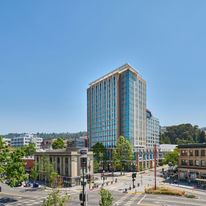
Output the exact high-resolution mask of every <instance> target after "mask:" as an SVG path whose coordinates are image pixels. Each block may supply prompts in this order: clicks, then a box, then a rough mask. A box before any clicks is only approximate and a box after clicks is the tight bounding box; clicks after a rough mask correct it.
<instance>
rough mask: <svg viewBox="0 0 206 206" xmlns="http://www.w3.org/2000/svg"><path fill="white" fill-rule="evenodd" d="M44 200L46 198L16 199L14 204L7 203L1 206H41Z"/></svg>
mask: <svg viewBox="0 0 206 206" xmlns="http://www.w3.org/2000/svg"><path fill="white" fill-rule="evenodd" d="M44 199H46V197H38V198H35V199H28V198H20V197H19V198H17V200H16V201H14V202H8V203H5V204H2V206H3V205H4V206H40V205H42V203H43V201H44Z"/></svg>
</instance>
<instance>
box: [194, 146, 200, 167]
mask: <svg viewBox="0 0 206 206" xmlns="http://www.w3.org/2000/svg"><path fill="white" fill-rule="evenodd" d="M197 151H198V150H197ZM195 166H200V161H199V160H195Z"/></svg>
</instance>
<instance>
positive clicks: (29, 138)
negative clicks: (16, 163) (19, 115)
mask: <svg viewBox="0 0 206 206" xmlns="http://www.w3.org/2000/svg"><path fill="white" fill-rule="evenodd" d="M42 141H43V139H42V138H40V137H37V136H36V135H34V134H24V135H21V136H18V137H14V138H12V139H11V146H12V147H23V146H25V145H28V144H29V143H34V144H35V145H36V149H40V147H41V143H42Z"/></svg>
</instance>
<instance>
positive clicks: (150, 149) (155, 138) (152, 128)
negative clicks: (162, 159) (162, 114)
mask: <svg viewBox="0 0 206 206" xmlns="http://www.w3.org/2000/svg"><path fill="white" fill-rule="evenodd" d="M146 114H147V132H146V134H147V135H146V151H145V167H146V168H151V167H153V166H154V146H155V145H156V160H157V162H158V160H159V150H160V144H159V139H160V124H159V120H158V119H157V118H155V117H154V116H153V115H152V113H151V111H149V110H147V111H146Z"/></svg>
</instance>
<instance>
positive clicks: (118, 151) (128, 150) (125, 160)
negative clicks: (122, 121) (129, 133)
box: [112, 136, 133, 169]
mask: <svg viewBox="0 0 206 206" xmlns="http://www.w3.org/2000/svg"><path fill="white" fill-rule="evenodd" d="M132 158H133V153H132V146H131V144H130V142H129V141H128V140H127V139H125V138H124V137H123V136H120V137H119V138H118V139H117V144H116V148H115V149H114V150H113V153H112V159H113V164H114V166H115V167H116V168H118V169H122V168H123V169H125V167H128V166H129V165H130V163H131V161H132Z"/></svg>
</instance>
